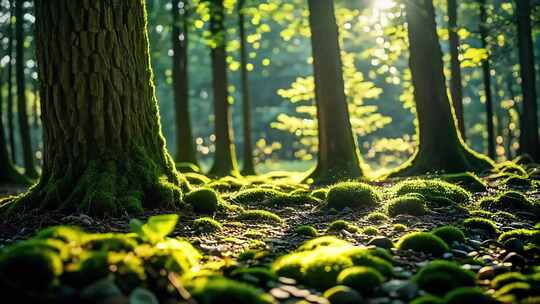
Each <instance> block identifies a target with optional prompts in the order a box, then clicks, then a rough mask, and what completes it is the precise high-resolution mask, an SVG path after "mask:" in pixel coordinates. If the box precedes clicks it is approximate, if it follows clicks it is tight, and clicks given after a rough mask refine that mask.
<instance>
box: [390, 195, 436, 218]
mask: <svg viewBox="0 0 540 304" xmlns="http://www.w3.org/2000/svg"><path fill="white" fill-rule="evenodd" d="M386 208H387V210H388V215H390V216H392V217H395V216H398V215H400V214H408V215H414V216H422V215H424V214H426V211H427V210H426V203H425V202H424V201H423V200H422V199H420V198H418V197H416V196H410V195H405V196H402V197H398V198H395V199H392V200H390V201H389V202H388V204H387V206H386Z"/></svg>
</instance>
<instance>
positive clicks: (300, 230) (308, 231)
mask: <svg viewBox="0 0 540 304" xmlns="http://www.w3.org/2000/svg"><path fill="white" fill-rule="evenodd" d="M294 233H296V234H299V235H303V236H307V237H317V236H318V235H319V232H318V231H317V229H315V228H314V227H313V226H309V225H302V226H298V227H296V228H295V229H294Z"/></svg>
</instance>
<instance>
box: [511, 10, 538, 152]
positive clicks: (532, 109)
mask: <svg viewBox="0 0 540 304" xmlns="http://www.w3.org/2000/svg"><path fill="white" fill-rule="evenodd" d="M515 2H516V19H517V28H518V46H519V63H520V74H521V89H522V91H523V114H522V115H523V121H522V123H523V125H522V126H521V132H522V136H521V143H520V144H521V152H522V153H527V154H529V155H530V156H531V157H532V158H533V159H534V160H536V161H540V140H539V138H538V112H537V111H538V105H537V95H536V87H535V86H536V73H535V61H534V48H533V40H532V29H531V4H530V1H529V0H516V1H515Z"/></svg>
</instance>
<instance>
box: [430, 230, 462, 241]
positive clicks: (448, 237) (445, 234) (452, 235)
mask: <svg viewBox="0 0 540 304" xmlns="http://www.w3.org/2000/svg"><path fill="white" fill-rule="evenodd" d="M431 233H433V234H434V235H436V236H438V237H440V238H441V239H442V240H443V241H445V242H446V243H447V244H452V243H454V242H457V243H463V242H465V234H464V233H463V231H461V229H459V228H457V227H454V226H443V227H438V228H435V229H434V230H433V231H431Z"/></svg>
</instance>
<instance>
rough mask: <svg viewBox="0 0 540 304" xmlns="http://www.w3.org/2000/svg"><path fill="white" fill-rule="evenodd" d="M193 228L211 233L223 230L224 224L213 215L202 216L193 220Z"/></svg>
mask: <svg viewBox="0 0 540 304" xmlns="http://www.w3.org/2000/svg"><path fill="white" fill-rule="evenodd" d="M193 228H194V229H195V230H197V231H200V232H206V233H210V232H217V231H221V230H222V229H223V225H221V223H220V222H219V221H216V220H215V219H213V218H211V217H201V218H198V219H196V220H194V221H193Z"/></svg>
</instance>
